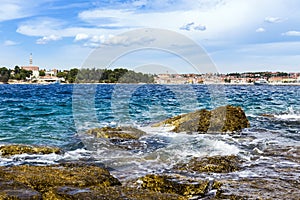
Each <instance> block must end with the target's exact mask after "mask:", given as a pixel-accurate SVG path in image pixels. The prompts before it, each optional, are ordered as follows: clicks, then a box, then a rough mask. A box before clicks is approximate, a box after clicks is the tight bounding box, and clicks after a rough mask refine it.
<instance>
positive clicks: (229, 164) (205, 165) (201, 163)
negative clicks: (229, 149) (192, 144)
mask: <svg viewBox="0 0 300 200" xmlns="http://www.w3.org/2000/svg"><path fill="white" fill-rule="evenodd" d="M240 164H241V161H240V159H239V158H238V157H237V156H235V155H229V156H212V157H203V158H192V159H191V160H190V161H189V162H188V163H185V164H178V165H177V166H175V169H179V170H186V171H195V172H212V173H229V172H234V171H238V170H240Z"/></svg>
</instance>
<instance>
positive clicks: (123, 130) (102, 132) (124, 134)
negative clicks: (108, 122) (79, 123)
mask: <svg viewBox="0 0 300 200" xmlns="http://www.w3.org/2000/svg"><path fill="white" fill-rule="evenodd" d="M86 133H87V134H90V135H94V136H95V137H98V138H109V139H134V140H138V139H139V138H140V137H142V136H143V135H145V134H146V133H145V132H144V131H141V130H139V129H137V128H134V127H117V128H112V127H103V128H94V129H90V130H88V131H87V132H86Z"/></svg>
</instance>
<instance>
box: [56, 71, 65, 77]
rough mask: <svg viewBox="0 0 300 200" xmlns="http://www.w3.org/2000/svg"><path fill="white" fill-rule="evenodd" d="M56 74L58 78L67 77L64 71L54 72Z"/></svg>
mask: <svg viewBox="0 0 300 200" xmlns="http://www.w3.org/2000/svg"><path fill="white" fill-rule="evenodd" d="M56 76H57V77H58V78H67V73H65V72H58V73H57V74H56Z"/></svg>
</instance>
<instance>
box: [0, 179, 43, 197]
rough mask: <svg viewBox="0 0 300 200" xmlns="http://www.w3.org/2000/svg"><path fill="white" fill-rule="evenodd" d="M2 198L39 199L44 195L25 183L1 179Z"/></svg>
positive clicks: (0, 190) (0, 195)
mask: <svg viewBox="0 0 300 200" xmlns="http://www.w3.org/2000/svg"><path fill="white" fill-rule="evenodd" d="M0 199H32V200H39V199H42V195H41V194H40V193H39V192H37V191H35V190H33V189H32V188H30V187H29V186H27V185H25V184H22V183H18V182H15V181H11V180H1V179H0Z"/></svg>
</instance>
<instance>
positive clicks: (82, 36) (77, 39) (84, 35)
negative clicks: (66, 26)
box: [75, 33, 89, 42]
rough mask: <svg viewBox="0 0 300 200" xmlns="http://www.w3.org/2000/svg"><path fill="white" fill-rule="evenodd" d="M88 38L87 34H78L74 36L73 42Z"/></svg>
mask: <svg viewBox="0 0 300 200" xmlns="http://www.w3.org/2000/svg"><path fill="white" fill-rule="evenodd" d="M88 38H89V35H88V34H85V33H78V34H77V35H76V36H75V41H76V42H77V41H81V40H87V39H88Z"/></svg>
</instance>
